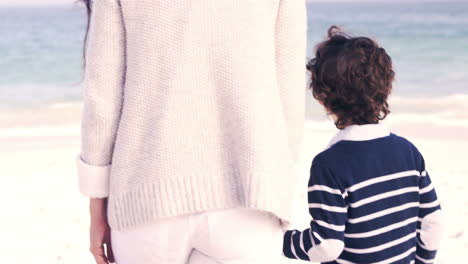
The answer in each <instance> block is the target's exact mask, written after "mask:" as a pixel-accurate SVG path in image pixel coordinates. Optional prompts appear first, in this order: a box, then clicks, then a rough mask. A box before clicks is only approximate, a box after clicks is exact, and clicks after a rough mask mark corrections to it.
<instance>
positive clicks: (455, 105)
mask: <svg viewBox="0 0 468 264" xmlns="http://www.w3.org/2000/svg"><path fill="white" fill-rule="evenodd" d="M307 7H308V57H309V58H311V57H312V56H313V51H314V47H315V45H316V44H317V43H318V42H319V41H321V40H323V39H324V37H325V36H326V32H327V29H328V28H329V27H330V26H331V25H338V26H341V27H343V29H345V30H346V31H348V32H350V33H352V34H353V35H357V36H369V37H372V38H374V39H376V40H377V41H378V42H379V43H380V44H381V45H382V46H383V47H384V48H385V49H386V50H387V52H388V53H389V54H390V56H391V57H392V59H393V62H394V67H395V71H396V81H395V83H394V89H393V92H392V99H391V103H393V105H392V104H391V107H392V106H393V107H394V108H396V109H397V113H405V114H434V113H439V112H441V111H444V113H447V112H450V113H451V114H452V117H453V118H455V119H454V120H455V121H456V120H458V119H459V120H461V119H463V122H465V121H466V124H467V126H468V114H467V113H468V108H467V105H468V1H458V2H449V1H440V2H424V3H422V2H418V1H398V2H394V1H391V2H381V1H378V2H354V1H353V2H343V3H339V2H320V3H319V2H307ZM85 26H86V14H85V11H84V9H83V7H82V6H80V5H78V4H70V5H62V6H41V7H27V6H26V7H25V6H23V7H0V111H6V110H11V109H25V108H31V107H38V106H48V105H54V104H63V103H74V102H80V100H81V96H82V87H81V84H80V82H81V80H82V78H83V72H82V52H83V49H82V45H83V37H84V32H85ZM306 100H307V117H308V118H309V119H314V118H318V119H320V118H323V110H322V109H321V108H320V107H318V105H317V104H316V102H314V100H313V98H312V97H311V96H310V93H307V98H306ZM465 117H466V120H465V119H464V118H465ZM457 118H458V119H457ZM442 119H443V118H442Z"/></svg>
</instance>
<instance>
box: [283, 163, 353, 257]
mask: <svg viewBox="0 0 468 264" xmlns="http://www.w3.org/2000/svg"><path fill="white" fill-rule="evenodd" d="M308 202H309V213H310V215H311V216H312V221H311V222H310V228H308V229H306V230H304V231H298V230H288V231H286V233H285V235H284V240H283V254H284V255H285V256H286V257H288V258H292V259H302V260H308V261H312V262H328V261H333V260H336V259H337V258H338V257H339V256H340V254H341V252H342V251H343V249H344V231H345V225H346V220H347V204H346V202H345V194H344V192H343V191H342V189H341V188H340V187H339V186H338V184H337V182H336V181H335V179H334V177H333V175H332V173H331V171H330V170H329V169H328V168H325V167H322V166H320V165H315V164H313V165H312V167H311V176H310V180H309V193H308Z"/></svg>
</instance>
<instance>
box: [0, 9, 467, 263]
mask: <svg viewBox="0 0 468 264" xmlns="http://www.w3.org/2000/svg"><path fill="white" fill-rule="evenodd" d="M307 5H308V12H309V19H308V24H309V36H308V46H309V48H308V56H309V57H312V56H313V48H314V46H315V44H316V43H317V42H318V41H320V40H322V39H323V38H324V37H325V36H326V31H327V29H328V27H329V26H330V25H332V24H336V25H339V26H342V27H343V28H344V29H345V30H347V31H349V32H350V33H353V34H354V35H365V36H370V37H372V38H375V39H376V40H377V41H378V42H379V43H380V44H381V45H382V46H383V47H384V48H385V49H386V50H387V52H388V53H389V54H390V56H391V57H392V59H393V61H394V66H395V71H396V78H397V79H396V82H395V84H394V90H393V94H392V96H391V99H390V106H391V110H392V113H391V114H390V116H389V117H388V119H387V120H385V123H387V124H388V125H389V126H390V127H391V129H392V131H393V132H395V133H397V134H400V135H402V136H405V137H407V138H408V139H410V140H411V141H413V142H414V143H415V144H416V146H418V148H419V149H420V151H421V152H422V153H423V155H424V156H425V158H426V164H427V168H428V171H429V173H430V175H431V178H432V180H433V181H434V184H435V186H436V189H437V191H438V195H439V197H440V200H441V202H442V207H443V210H444V214H445V221H446V233H445V239H444V242H443V245H442V249H441V250H440V251H439V254H438V258H437V263H461V262H463V261H462V259H465V258H466V253H465V251H464V250H468V234H467V231H468V229H467V223H468V195H467V192H468V184H467V183H468V180H467V177H468V168H467V167H466V166H464V165H465V163H466V158H467V157H468V0H459V1H443V0H441V1H422V0H412V1H390V0H388V1H385V0H377V1H363V2H359V1H350V0H348V1H341V2H336V1H326V2H318V1H308V2H307ZM85 27H86V14H85V10H84V8H83V7H82V6H81V5H79V4H77V3H75V2H74V1H73V0H41V1H40V2H39V1H37V0H0V33H1V35H0V177H1V179H2V184H1V185H0V205H1V207H2V208H3V213H2V217H1V219H0V234H2V237H1V238H0V248H1V252H2V254H1V262H2V263H47V264H54V263H67V264H73V263H93V262H92V258H91V255H90V254H89V253H88V224H89V220H88V215H87V213H88V207H87V206H88V204H87V202H88V200H87V199H86V198H85V197H82V196H80V194H79V193H78V189H77V177H76V172H75V167H76V166H75V157H76V155H77V154H78V152H79V144H80V142H79V135H80V134H79V133H80V131H79V126H80V123H79V122H80V115H81V94H82V86H81V83H80V82H81V79H82V77H83V76H82V68H81V66H82V45H83V37H84V32H85ZM306 100H307V113H306V115H307V123H306V126H305V137H304V144H303V148H302V154H301V164H302V170H301V172H303V173H302V174H301V183H300V184H299V185H298V186H299V187H298V193H299V195H298V199H300V201H303V204H300V205H301V206H298V208H297V210H296V211H297V217H296V219H297V221H296V222H297V223H295V225H296V226H297V227H301V226H306V225H307V224H308V222H309V218H308V216H307V209H305V208H307V207H306V206H307V205H306V198H305V191H306V190H305V188H304V187H305V186H306V184H307V179H308V176H309V175H308V169H309V166H310V161H311V160H312V158H313V157H314V155H315V154H317V153H318V152H319V151H321V150H322V149H323V148H324V147H325V146H326V144H327V143H328V140H329V138H330V137H331V136H333V134H334V133H336V129H335V127H334V125H333V122H332V121H330V119H329V118H328V117H327V116H326V114H325V112H324V111H323V109H322V108H321V107H320V106H319V105H318V104H317V103H316V102H315V101H314V100H313V98H312V97H311V96H310V93H309V92H307V94H306ZM295 204H298V203H295ZM302 205H303V206H302Z"/></svg>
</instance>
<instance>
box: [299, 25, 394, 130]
mask: <svg viewBox="0 0 468 264" xmlns="http://www.w3.org/2000/svg"><path fill="white" fill-rule="evenodd" d="M315 56H316V57H315V58H314V59H312V60H310V61H309V63H308V64H307V69H308V70H309V71H310V73H311V83H310V88H311V90H312V94H313V96H314V98H315V99H317V100H318V101H320V102H321V103H322V104H323V105H324V106H325V108H326V109H327V111H328V112H329V113H330V114H334V115H335V116H336V117H337V120H336V122H335V125H336V127H337V128H339V129H343V128H345V127H346V126H348V125H352V124H356V125H364V124H377V123H378V122H379V120H383V119H384V118H385V117H386V116H387V115H388V114H389V113H390V110H389V106H388V103H387V98H388V96H389V94H390V92H391V90H392V82H393V80H394V78H395V72H394V71H393V69H392V59H391V58H390V56H389V55H388V54H387V53H386V52H385V50H384V49H383V48H381V47H379V45H378V44H377V43H376V42H375V41H373V40H372V39H370V38H367V37H354V36H351V35H349V34H346V33H344V32H343V31H342V30H341V29H340V28H339V27H337V26H332V27H330V29H329V30H328V38H327V40H325V41H323V42H321V43H319V44H318V46H317V48H316V54H315Z"/></svg>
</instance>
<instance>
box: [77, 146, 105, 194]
mask: <svg viewBox="0 0 468 264" xmlns="http://www.w3.org/2000/svg"><path fill="white" fill-rule="evenodd" d="M77 167H78V185H79V191H80V192H81V193H82V194H83V195H85V196H88V197H90V198H105V197H108V196H109V175H110V168H111V166H110V165H106V166H93V165H89V164H87V163H85V162H84V161H83V160H82V159H81V155H78V156H77Z"/></svg>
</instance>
